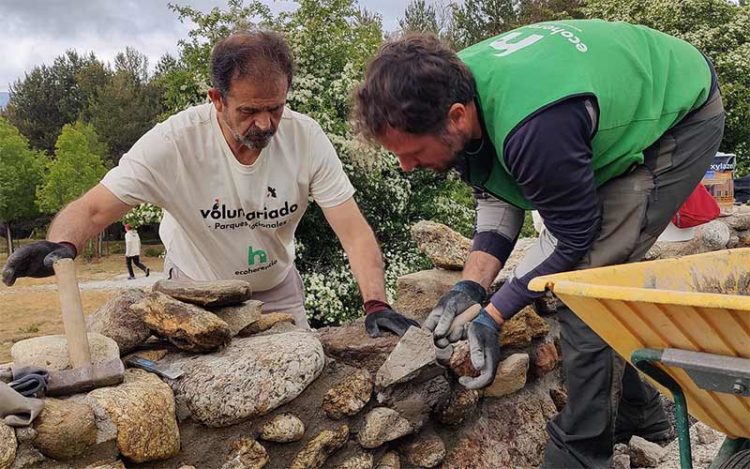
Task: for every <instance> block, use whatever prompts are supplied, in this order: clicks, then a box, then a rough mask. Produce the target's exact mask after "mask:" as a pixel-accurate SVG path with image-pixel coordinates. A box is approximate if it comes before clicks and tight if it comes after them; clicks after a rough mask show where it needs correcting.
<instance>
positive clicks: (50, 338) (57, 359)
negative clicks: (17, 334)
mask: <svg viewBox="0 0 750 469" xmlns="http://www.w3.org/2000/svg"><path fill="white" fill-rule="evenodd" d="M88 339H89V350H90V351H91V362H92V363H93V364H94V365H101V364H102V363H106V362H108V361H110V360H113V359H115V358H119V357H120V350H119V348H118V347H117V343H116V342H115V341H114V340H112V339H110V338H109V337H105V336H103V335H101V334H97V333H94V332H90V333H88ZM10 355H11V357H12V358H13V363H14V364H15V366H27V365H33V366H40V367H42V368H46V369H47V370H49V371H60V370H65V369H68V368H70V356H69V355H68V341H67V340H66V339H65V336H64V335H47V336H42V337H34V338H32V339H26V340H22V341H20V342H16V343H15V344H14V345H13V347H11V349H10Z"/></svg>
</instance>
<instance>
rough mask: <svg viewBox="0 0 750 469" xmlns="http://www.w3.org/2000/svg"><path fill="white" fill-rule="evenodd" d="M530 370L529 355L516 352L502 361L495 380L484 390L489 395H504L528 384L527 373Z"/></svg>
mask: <svg viewBox="0 0 750 469" xmlns="http://www.w3.org/2000/svg"><path fill="white" fill-rule="evenodd" d="M528 370H529V355H528V354H526V353H514V354H513V355H511V356H509V357H508V358H506V359H505V360H503V361H502V363H500V366H499V367H498V369H497V374H496V375H495V380H494V381H493V382H492V384H490V385H489V386H488V387H487V388H485V390H484V395H485V396H487V397H502V396H507V395H508V394H512V393H514V392H516V391H518V390H520V389H523V387H524V386H526V373H527V372H528Z"/></svg>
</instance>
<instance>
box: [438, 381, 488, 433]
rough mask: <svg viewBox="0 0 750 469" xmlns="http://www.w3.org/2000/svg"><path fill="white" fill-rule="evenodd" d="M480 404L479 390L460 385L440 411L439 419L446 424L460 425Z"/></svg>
mask: <svg viewBox="0 0 750 469" xmlns="http://www.w3.org/2000/svg"><path fill="white" fill-rule="evenodd" d="M478 404H479V391H477V390H475V389H466V388H464V387H461V386H459V387H457V388H455V389H454V390H453V391H452V393H451V396H450V398H449V400H448V404H447V405H446V406H445V407H444V408H442V409H441V410H440V412H438V414H437V419H438V420H439V421H440V423H443V424H445V425H458V424H459V423H461V422H463V421H464V420H465V419H466V417H468V416H469V415H471V414H472V413H473V412H474V411H475V410H476V408H477V405H478Z"/></svg>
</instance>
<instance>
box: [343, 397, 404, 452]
mask: <svg viewBox="0 0 750 469" xmlns="http://www.w3.org/2000/svg"><path fill="white" fill-rule="evenodd" d="M413 432H414V427H413V426H412V424H411V423H409V421H408V420H406V419H405V418H403V417H401V416H400V415H399V414H398V412H396V411H395V410H393V409H389V408H388V407H376V408H374V409H372V410H371V411H370V412H369V413H368V414H367V415H366V416H365V420H364V423H363V424H362V428H361V429H360V431H359V434H358V435H357V439H358V440H359V444H360V445H362V447H363V448H377V447H378V446H380V445H382V444H383V443H386V442H388V441H393V440H395V439H396V438H401V437H402V436H404V435H408V434H410V433H413Z"/></svg>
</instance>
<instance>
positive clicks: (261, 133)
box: [223, 115, 276, 150]
mask: <svg viewBox="0 0 750 469" xmlns="http://www.w3.org/2000/svg"><path fill="white" fill-rule="evenodd" d="M223 118H224V124H226V126H227V128H228V129H229V132H231V134H232V137H234V139H235V141H236V142H237V143H239V144H240V145H245V146H246V147H247V148H249V149H251V150H261V149H263V148H265V147H267V146H268V144H269V143H270V142H271V139H272V138H273V136H274V134H275V133H276V128H275V127H274V126H273V124H272V125H271V127H269V128H268V129H267V130H260V129H259V128H257V127H250V128H249V129H248V130H247V131H246V132H245V133H243V134H241V133H239V132H237V131H236V130H234V127H232V126H231V124H229V120H228V119H227V116H226V115H224V116H223Z"/></svg>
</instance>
